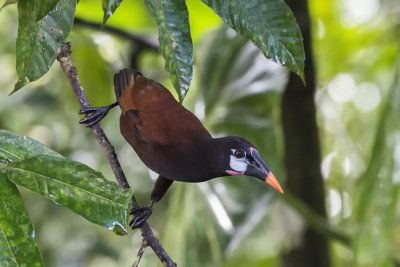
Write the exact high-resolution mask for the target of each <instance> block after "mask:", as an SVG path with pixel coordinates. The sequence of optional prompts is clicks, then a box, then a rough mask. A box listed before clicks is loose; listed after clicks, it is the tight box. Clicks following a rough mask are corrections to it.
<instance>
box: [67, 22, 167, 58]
mask: <svg viewBox="0 0 400 267" xmlns="http://www.w3.org/2000/svg"><path fill="white" fill-rule="evenodd" d="M74 25H79V26H85V27H88V28H91V29H95V30H101V31H104V32H108V33H111V34H113V35H116V36H119V37H122V38H125V39H128V40H131V41H133V42H135V43H136V44H138V45H139V46H142V47H143V48H147V49H150V50H155V51H158V49H159V45H158V42H157V41H156V40H152V39H150V38H146V37H143V36H139V35H135V34H133V33H130V32H127V31H123V30H121V29H119V28H116V27H113V26H109V25H104V26H103V25H102V24H100V23H96V22H93V21H89V20H85V19H82V18H78V17H75V18H74Z"/></svg>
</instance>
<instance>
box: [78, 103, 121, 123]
mask: <svg viewBox="0 0 400 267" xmlns="http://www.w3.org/2000/svg"><path fill="white" fill-rule="evenodd" d="M115 106H118V102H115V103H113V104H111V105H108V106H103V107H92V108H86V109H81V110H79V112H78V113H79V114H85V117H84V118H83V119H81V120H79V123H84V124H86V126H87V127H92V126H93V125H94V124H96V123H98V122H99V121H101V120H102V119H103V118H104V117H105V116H106V115H107V113H108V111H109V110H110V109H112V108H113V107H115Z"/></svg>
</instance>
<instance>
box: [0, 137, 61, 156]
mask: <svg viewBox="0 0 400 267" xmlns="http://www.w3.org/2000/svg"><path fill="white" fill-rule="evenodd" d="M38 155H49V156H54V157H60V158H63V156H61V155H60V154H58V153H57V152H55V151H53V150H51V149H50V148H48V147H47V146H45V145H43V144H41V143H39V142H38V141H36V140H34V139H32V138H29V137H26V136H22V135H19V134H16V133H13V132H10V131H6V130H0V162H6V163H8V162H13V161H16V160H20V159H23V158H28V157H31V156H38Z"/></svg>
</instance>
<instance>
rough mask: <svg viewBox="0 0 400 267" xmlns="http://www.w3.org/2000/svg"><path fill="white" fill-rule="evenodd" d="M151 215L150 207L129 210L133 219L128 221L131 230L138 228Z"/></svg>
mask: <svg viewBox="0 0 400 267" xmlns="http://www.w3.org/2000/svg"><path fill="white" fill-rule="evenodd" d="M151 214H152V207H151V206H150V207H137V208H134V209H132V210H131V215H133V216H134V217H133V219H132V220H131V221H130V223H129V226H130V227H131V228H132V230H133V229H136V228H139V227H140V226H141V225H142V224H143V223H144V222H145V221H147V219H148V218H149V217H150V216H151Z"/></svg>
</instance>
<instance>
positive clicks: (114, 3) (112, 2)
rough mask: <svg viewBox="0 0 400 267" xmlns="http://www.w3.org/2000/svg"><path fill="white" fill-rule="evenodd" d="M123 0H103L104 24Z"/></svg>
mask: <svg viewBox="0 0 400 267" xmlns="http://www.w3.org/2000/svg"><path fill="white" fill-rule="evenodd" d="M121 2H122V0H103V1H102V5H103V11H104V17H103V25H104V24H106V22H107V20H108V19H109V18H110V17H111V16H112V14H113V13H114V12H115V10H116V9H117V7H119V5H120V4H121Z"/></svg>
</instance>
